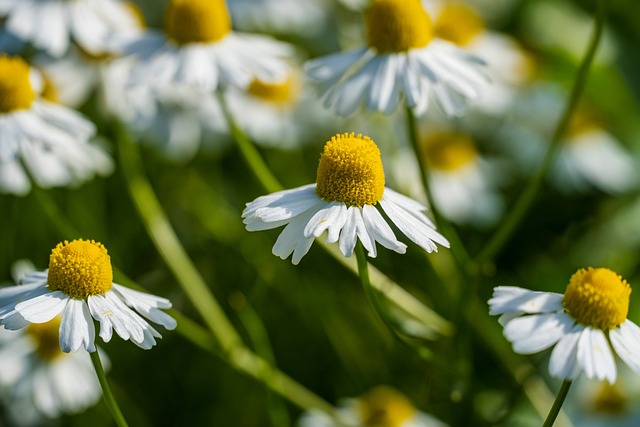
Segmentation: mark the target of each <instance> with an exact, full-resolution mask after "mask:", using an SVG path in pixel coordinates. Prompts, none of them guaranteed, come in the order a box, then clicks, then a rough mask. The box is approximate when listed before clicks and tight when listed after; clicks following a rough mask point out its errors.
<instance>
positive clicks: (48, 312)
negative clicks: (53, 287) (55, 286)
mask: <svg viewBox="0 0 640 427" xmlns="http://www.w3.org/2000/svg"><path fill="white" fill-rule="evenodd" d="M69 299H70V298H69V297H68V296H67V295H66V294H65V293H64V292H62V291H54V292H49V293H46V294H44V295H40V296H37V297H35V298H31V299H28V300H26V301H23V302H21V303H18V304H16V311H18V313H20V314H21V315H22V317H24V318H25V319H26V320H28V321H29V322H31V323H44V322H48V321H49V320H51V319H53V318H54V317H56V316H57V315H58V314H60V313H61V312H62V310H64V309H65V307H66V306H67V302H68V301H69Z"/></svg>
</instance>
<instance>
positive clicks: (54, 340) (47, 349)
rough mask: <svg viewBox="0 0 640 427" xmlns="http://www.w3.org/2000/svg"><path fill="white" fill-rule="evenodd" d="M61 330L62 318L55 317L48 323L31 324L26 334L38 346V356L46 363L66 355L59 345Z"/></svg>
mask: <svg viewBox="0 0 640 427" xmlns="http://www.w3.org/2000/svg"><path fill="white" fill-rule="evenodd" d="M59 330H60V316H57V317H54V318H53V319H51V320H50V321H48V322H46V323H30V324H29V326H27V328H26V333H27V335H28V336H29V337H31V339H32V340H33V341H34V344H35V345H36V354H37V355H38V356H39V357H40V358H41V359H42V360H44V361H45V362H49V361H51V360H53V359H55V358H56V357H58V356H62V355H63V354H64V353H63V352H62V350H61V349H60V344H58V331H59Z"/></svg>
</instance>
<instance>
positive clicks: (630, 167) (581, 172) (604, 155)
mask: <svg viewBox="0 0 640 427" xmlns="http://www.w3.org/2000/svg"><path fill="white" fill-rule="evenodd" d="M551 179H552V181H553V183H554V184H555V185H556V186H557V187H558V188H559V189H560V190H562V191H565V192H572V191H573V192H576V191H577V192H584V191H586V190H588V189H589V188H590V187H595V188H597V189H599V190H602V191H604V192H606V193H609V194H619V193H624V192H626V191H630V190H632V189H634V188H637V187H638V185H639V184H640V176H639V175H638V173H637V165H636V162H635V160H634V158H633V156H632V155H631V154H630V153H628V152H627V151H626V150H625V149H624V148H623V147H622V146H621V145H620V143H619V141H618V140H617V139H616V138H615V137H614V136H613V135H611V134H610V133H609V132H608V131H606V130H605V129H603V128H602V126H601V125H599V124H598V122H597V120H595V119H594V118H593V116H592V115H591V114H589V113H588V112H586V111H584V110H578V111H577V112H576V114H574V117H573V119H572V122H571V124H570V128H569V131H568V132H567V135H566V137H565V138H564V140H563V142H562V147H561V149H560V151H559V153H558V156H557V157H556V161H555V163H554V165H553V168H552V170H551Z"/></svg>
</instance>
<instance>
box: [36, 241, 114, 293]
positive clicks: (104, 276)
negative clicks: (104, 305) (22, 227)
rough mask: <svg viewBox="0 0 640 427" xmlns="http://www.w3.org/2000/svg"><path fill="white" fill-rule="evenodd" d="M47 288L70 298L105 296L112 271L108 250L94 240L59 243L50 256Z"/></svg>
mask: <svg viewBox="0 0 640 427" xmlns="http://www.w3.org/2000/svg"><path fill="white" fill-rule="evenodd" d="M47 283H48V285H49V289H50V290H52V291H58V290H59V291H62V292H64V293H65V294H67V295H69V296H70V297H72V298H78V299H85V298H87V297H88V296H89V295H99V294H104V293H105V292H107V291H108V290H109V289H111V284H112V283H113V270H112V268H111V258H110V257H109V255H108V254H107V249H106V248H105V247H104V246H102V244H101V243H98V242H96V241H94V240H82V239H79V240H74V241H72V242H68V241H66V240H65V241H64V243H58V246H56V247H55V249H53V250H52V251H51V256H50V257H49V277H48V279H47Z"/></svg>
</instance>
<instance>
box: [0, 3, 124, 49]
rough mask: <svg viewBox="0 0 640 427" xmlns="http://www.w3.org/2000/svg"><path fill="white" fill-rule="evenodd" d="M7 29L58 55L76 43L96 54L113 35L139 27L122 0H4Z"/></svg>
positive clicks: (0, 8) (1, 6) (1, 12)
mask: <svg viewBox="0 0 640 427" xmlns="http://www.w3.org/2000/svg"><path fill="white" fill-rule="evenodd" d="M0 16H4V17H5V19H6V23H5V26H6V29H7V31H8V32H10V33H12V34H14V35H15V36H17V37H19V38H20V39H22V40H24V41H28V42H30V43H31V44H33V46H35V47H36V48H37V49H41V50H43V51H45V52H46V53H47V54H49V55H51V56H55V57H60V56H62V55H64V54H65V53H66V52H67V50H68V49H69V46H70V44H71V40H73V41H74V42H76V43H77V44H78V45H79V46H81V47H82V49H84V50H86V51H87V52H90V53H92V54H101V53H104V52H107V51H108V50H109V43H110V40H111V38H112V37H114V36H116V35H121V34H126V33H128V32H129V31H131V30H132V29H135V28H136V18H135V16H133V15H132V14H131V12H130V9H129V8H128V6H127V4H126V3H125V2H122V1H119V0H73V1H68V0H3V1H2V2H0Z"/></svg>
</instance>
